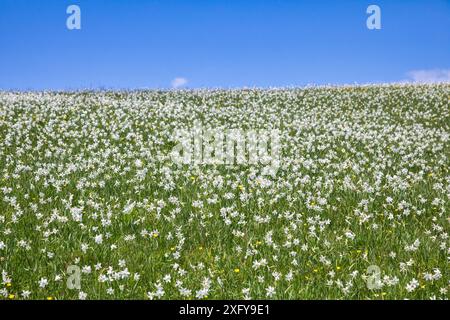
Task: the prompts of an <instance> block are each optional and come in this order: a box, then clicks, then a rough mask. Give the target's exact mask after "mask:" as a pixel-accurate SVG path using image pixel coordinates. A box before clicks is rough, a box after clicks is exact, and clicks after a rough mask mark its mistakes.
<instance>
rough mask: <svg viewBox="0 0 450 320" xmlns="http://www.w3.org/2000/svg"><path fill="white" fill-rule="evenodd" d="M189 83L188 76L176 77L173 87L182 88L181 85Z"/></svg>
mask: <svg viewBox="0 0 450 320" xmlns="http://www.w3.org/2000/svg"><path fill="white" fill-rule="evenodd" d="M187 83H188V81H187V79H186V78H175V79H173V80H172V82H171V84H172V88H174V89H176V88H180V87H182V86H184V85H185V84H187Z"/></svg>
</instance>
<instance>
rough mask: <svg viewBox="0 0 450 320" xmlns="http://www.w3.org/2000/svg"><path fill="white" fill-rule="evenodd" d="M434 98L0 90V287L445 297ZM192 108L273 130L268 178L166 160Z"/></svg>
mask: <svg viewBox="0 0 450 320" xmlns="http://www.w3.org/2000/svg"><path fill="white" fill-rule="evenodd" d="M449 97H450V85H448V84H440V85H418V86H414V85H380V86H362V87H339V88H333V87H323V88H309V89H286V90H284V89H273V90H228V91H221V90H199V91H169V92H156V91H135V92H77V93H46V92H37V93H15V92H2V93H0V195H1V197H0V271H1V272H2V283H1V285H0V298H4V299H45V298H48V299H96V298H108V299H110V298H115V299H123V298H137V299H142V298H149V299H175V298H176V299H187V298H192V299H209V298H232V299H239V298H242V299H266V298H272V299H305V298H306V299H307V298H314V299H340V298H344V299H378V298H383V299H414V298H416V299H447V298H448V286H449V271H448V270H449V269H448V262H449V258H450V247H449V238H448V231H449V222H450V220H449V215H448V210H449V200H450V176H449V167H450V166H449V165H450V159H449V155H450V146H449V143H450V141H449V140H450V131H449V126H450V105H449ZM197 122H201V124H202V125H203V126H204V127H210V128H214V129H216V130H219V131H225V130H228V129H236V128H239V129H243V130H273V129H276V130H278V132H279V133H280V135H281V140H280V142H281V145H282V151H281V159H280V164H279V168H278V170H277V172H276V174H275V175H264V174H262V172H261V168H260V167H258V165H241V164H240V165H199V164H183V165H179V164H176V163H173V161H171V157H170V152H171V150H172V148H173V147H174V145H175V143H176V142H175V141H172V136H173V132H174V131H176V130H192V128H193V126H194V123H197ZM73 265H74V266H78V267H79V270H80V272H79V277H80V283H81V288H78V289H70V288H68V287H67V283H66V280H67V279H70V277H71V276H72V275H71V274H69V273H68V272H67V268H68V266H73ZM372 265H376V266H378V267H379V270H380V273H379V274H375V275H371V274H369V273H368V272H367V270H368V267H369V266H372ZM374 276H376V277H378V278H377V279H375V280H374V283H376V284H377V288H376V289H369V288H368V286H367V281H368V279H372V280H373V277H374Z"/></svg>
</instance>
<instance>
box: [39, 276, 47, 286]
mask: <svg viewBox="0 0 450 320" xmlns="http://www.w3.org/2000/svg"><path fill="white" fill-rule="evenodd" d="M47 285H48V280H47V279H46V278H41V279H40V280H39V287H40V288H45V287H46V286H47Z"/></svg>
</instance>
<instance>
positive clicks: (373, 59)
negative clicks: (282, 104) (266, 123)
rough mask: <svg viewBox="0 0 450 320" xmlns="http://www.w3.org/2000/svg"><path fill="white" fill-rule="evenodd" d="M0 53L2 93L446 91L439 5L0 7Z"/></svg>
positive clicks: (446, 4)
mask: <svg viewBox="0 0 450 320" xmlns="http://www.w3.org/2000/svg"><path fill="white" fill-rule="evenodd" d="M71 4H76V5H79V6H80V8H81V26H82V28H81V30H68V29H67V28H66V19H67V17H68V14H66V8H67V7H68V6H69V5H71ZM370 4H376V5H378V6H379V7H380V8H381V24H382V29H381V30H369V29H367V27H366V19H367V17H368V14H366V8H367V7H368V6H369V5H370ZM0 41H1V42H0V43H1V44H0V89H3V90H9V89H20V90H43V89H55V90H67V89H68V90H70V89H82V88H113V89H120V88H170V87H171V86H172V82H173V80H174V79H175V78H180V79H184V80H185V82H186V83H185V84H184V86H185V87H189V88H200V87H223V88H229V87H243V86H247V87H253V86H257V87H271V86H276V87H281V86H304V85H307V84H348V83H378V82H397V81H403V80H406V79H409V80H421V79H431V80H433V79H434V78H436V77H438V78H439V77H440V78H441V79H446V77H448V78H449V79H450V71H449V70H450V0H422V1H419V0H417V1H414V0H404V1H401V0H397V1H396V0H386V1H378V0H372V1H362V0H340V1H336V0H335V1H312V0H311V1H301V0H294V1H289V0H284V1H282V0H259V1H255V0H246V1H237V0H227V1H225V0H221V1H219V0H195V1H191V0H183V1H181V0H180V1H175V0H160V1H156V0H140V1H139V0H122V1H119V0H78V1H76V0H72V1H65V0H39V1H30V0H1V1H0ZM447 72H448V74H447ZM183 82H184V81H182V80H180V81H178V85H179V86H181V84H182V83H183Z"/></svg>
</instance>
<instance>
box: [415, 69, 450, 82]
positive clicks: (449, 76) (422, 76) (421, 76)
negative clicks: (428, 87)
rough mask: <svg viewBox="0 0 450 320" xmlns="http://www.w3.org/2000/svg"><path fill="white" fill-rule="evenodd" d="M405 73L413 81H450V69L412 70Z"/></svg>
mask: <svg viewBox="0 0 450 320" xmlns="http://www.w3.org/2000/svg"><path fill="white" fill-rule="evenodd" d="M407 75H408V77H409V80H410V81H413V82H424V83H433V82H450V69H430V70H412V71H410V72H408V73H407Z"/></svg>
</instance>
